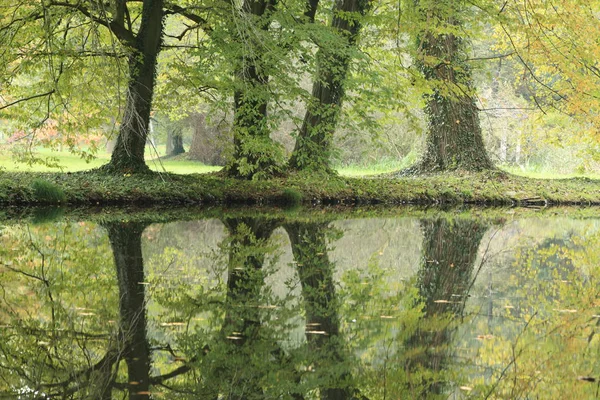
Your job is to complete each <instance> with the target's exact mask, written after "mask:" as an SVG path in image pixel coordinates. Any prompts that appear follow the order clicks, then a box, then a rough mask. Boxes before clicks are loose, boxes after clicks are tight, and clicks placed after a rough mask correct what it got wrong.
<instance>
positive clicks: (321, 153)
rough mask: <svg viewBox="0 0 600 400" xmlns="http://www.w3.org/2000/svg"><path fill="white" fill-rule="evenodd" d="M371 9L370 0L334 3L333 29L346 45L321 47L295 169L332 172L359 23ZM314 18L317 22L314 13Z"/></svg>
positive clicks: (292, 164)
mask: <svg viewBox="0 0 600 400" xmlns="http://www.w3.org/2000/svg"><path fill="white" fill-rule="evenodd" d="M315 7H316V6H315ZM369 7H370V1H368V0H335V2H334V5H333V14H334V16H333V19H332V21H331V27H332V29H333V30H334V31H336V32H339V35H340V37H341V38H343V39H342V40H343V43H337V44H336V46H335V48H333V46H332V47H323V46H320V47H319V51H318V52H317V56H316V57H317V70H316V74H315V77H314V83H313V89H312V99H311V100H310V101H309V103H308V105H307V110H306V114H305V115H304V121H303V123H302V128H301V129H300V132H299V133H298V136H297V138H296V145H295V146H294V150H293V152H292V156H291V158H290V161H289V166H290V168H292V169H295V170H305V169H314V170H325V171H331V168H330V158H331V142H332V139H333V134H334V132H335V128H336V125H337V122H338V117H339V114H340V110H341V107H342V101H343V99H344V82H345V80H346V75H347V74H348V68H349V65H350V61H351V59H352V49H353V47H354V46H355V43H356V39H357V36H358V33H359V31H360V28H361V24H360V20H359V19H360V16H364V15H365V14H366V12H367V11H368V9H369ZM309 9H311V8H310V7H309ZM307 13H308V11H307ZM312 15H313V18H314V13H313V14H312ZM307 16H308V17H309V18H310V15H307Z"/></svg>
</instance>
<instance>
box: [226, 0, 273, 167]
mask: <svg viewBox="0 0 600 400" xmlns="http://www.w3.org/2000/svg"><path fill="white" fill-rule="evenodd" d="M274 3H275V1H274V0H244V3H243V5H242V9H241V17H240V20H241V21H242V22H241V24H245V25H246V27H245V29H244V27H242V30H243V32H242V33H241V34H240V35H238V36H240V37H238V38H237V40H238V41H239V42H240V43H244V46H247V47H248V46H249V47H250V49H249V50H248V49H244V50H243V54H242V56H241V58H240V60H238V63H239V67H238V68H237V70H236V72H235V81H236V89H235V90H234V94H233V101H234V119H233V146H234V151H233V158H232V159H231V161H230V162H229V163H228V164H227V165H226V167H225V171H226V172H227V174H228V175H229V176H232V177H235V178H243V179H252V178H254V177H255V176H259V177H260V176H271V175H273V174H275V173H277V172H278V169H279V168H278V158H281V157H278V155H280V154H279V153H281V148H280V147H279V146H277V145H276V143H275V142H274V141H273V140H272V139H271V136H270V128H269V126H268V123H267V106H268V102H269V94H268V90H267V84H268V82H269V76H268V75H266V74H265V73H264V68H263V66H262V65H261V63H262V62H263V53H264V51H265V45H264V44H263V43H261V38H260V37H258V38H257V36H256V35H257V33H255V32H253V30H255V29H258V30H260V31H263V32H265V31H267V30H268V29H269V24H270V19H269V18H265V16H266V14H267V13H268V12H269V11H270V9H271V8H272V7H273V5H274ZM256 21H260V22H256ZM256 24H258V26H256ZM238 29H239V28H238Z"/></svg>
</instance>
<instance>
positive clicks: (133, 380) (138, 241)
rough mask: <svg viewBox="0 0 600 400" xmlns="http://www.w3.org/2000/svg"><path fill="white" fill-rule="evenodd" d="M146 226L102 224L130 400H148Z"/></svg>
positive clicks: (126, 223) (148, 350) (148, 349)
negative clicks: (113, 280) (113, 278)
mask: <svg viewBox="0 0 600 400" xmlns="http://www.w3.org/2000/svg"><path fill="white" fill-rule="evenodd" d="M147 225H148V224H147V223H138V222H113V223H108V224H105V225H104V226H105V228H106V230H107V231H108V238H109V240H110V245H111V248H112V251H113V257H114V259H115V267H116V271H117V282H118V286H119V314H120V324H119V338H120V340H119V342H120V345H121V346H122V348H121V349H120V350H121V351H120V357H123V358H124V359H125V363H126V364H127V372H128V378H127V384H126V385H125V387H126V388H127V390H128V392H129V398H130V399H144V398H149V394H150V346H149V345H148V339H147V336H146V325H147V324H146V300H145V298H146V293H145V292H146V290H145V279H144V258H143V256H142V232H143V231H144V229H145V228H146V226H147Z"/></svg>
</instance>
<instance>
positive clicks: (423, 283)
mask: <svg viewBox="0 0 600 400" xmlns="http://www.w3.org/2000/svg"><path fill="white" fill-rule="evenodd" d="M421 227H422V229H423V235H424V240H423V257H422V262H421V268H420V270H419V274H418V283H417V285H418V289H419V295H420V297H421V300H422V301H423V303H424V307H423V312H424V313H425V319H424V320H423V321H421V322H420V325H419V329H417V331H416V333H415V334H414V335H413V336H412V337H411V338H410V339H409V340H408V345H409V346H410V347H412V348H413V353H414V354H416V356H415V357H413V358H411V360H410V362H409V363H408V364H409V365H410V366H411V369H413V370H416V369H420V368H424V369H425V370H427V371H429V374H428V375H429V376H430V378H427V379H424V380H423V381H422V382H419V384H420V385H421V387H420V390H422V391H423V393H422V394H423V395H422V396H421V397H422V398H430V397H431V396H430V395H431V394H434V393H435V394H441V393H443V389H444V381H445V378H444V373H445V371H446V370H447V368H446V365H445V364H446V362H447V360H448V358H449V357H450V356H451V345H452V344H451V340H452V332H454V326H455V322H456V321H457V318H459V317H460V316H461V315H462V312H463V310H464V307H465V302H466V297H467V296H468V290H469V288H470V285H471V280H472V278H473V269H474V267H475V261H476V259H477V253H478V249H479V244H480V243H481V239H482V238H483V235H484V234H485V232H486V230H487V225H485V224H483V223H481V222H479V221H476V220H466V219H465V220H463V219H455V220H452V221H448V220H447V219H443V218H442V219H433V220H422V221H421Z"/></svg>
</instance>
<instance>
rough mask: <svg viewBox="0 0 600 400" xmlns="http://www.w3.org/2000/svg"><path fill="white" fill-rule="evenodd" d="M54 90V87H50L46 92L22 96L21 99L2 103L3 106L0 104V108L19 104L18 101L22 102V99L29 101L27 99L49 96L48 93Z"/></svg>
mask: <svg viewBox="0 0 600 400" xmlns="http://www.w3.org/2000/svg"><path fill="white" fill-rule="evenodd" d="M54 92H56V89H52V90H50V91H48V92H46V93H41V94H35V95H33V96H29V97H24V98H22V99H19V100H15V101H13V102H12V103H8V104H5V105H3V106H0V110H4V109H5V108H8V107H10V106H14V105H15V104H19V103H22V102H24V101H29V100H33V99H37V98H38V97H44V96H50V95H51V94H53V93H54Z"/></svg>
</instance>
